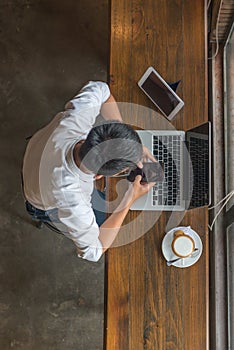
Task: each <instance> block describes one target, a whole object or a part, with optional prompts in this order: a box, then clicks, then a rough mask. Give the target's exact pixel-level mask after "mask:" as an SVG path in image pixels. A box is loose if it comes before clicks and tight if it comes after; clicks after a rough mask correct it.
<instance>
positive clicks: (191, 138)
mask: <svg viewBox="0 0 234 350" xmlns="http://www.w3.org/2000/svg"><path fill="white" fill-rule="evenodd" d="M210 142H211V140H210V123H209V122H207V123H205V124H202V125H199V126H198V127H195V128H193V129H191V130H189V131H187V132H186V145H187V148H188V152H189V156H190V160H191V163H192V168H193V178H192V181H191V182H192V183H191V184H190V188H191V189H192V197H191V201H190V208H191V209H192V208H197V207H202V206H205V205H209V204H210V147H211V144H210Z"/></svg>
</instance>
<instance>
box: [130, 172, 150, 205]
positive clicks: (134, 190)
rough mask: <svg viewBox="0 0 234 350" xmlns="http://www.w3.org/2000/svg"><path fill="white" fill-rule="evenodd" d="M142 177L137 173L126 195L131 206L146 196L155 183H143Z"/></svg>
mask: <svg viewBox="0 0 234 350" xmlns="http://www.w3.org/2000/svg"><path fill="white" fill-rule="evenodd" d="M141 179H142V177H141V176H140V175H137V176H136V178H135V181H134V182H133V183H132V184H131V185H130V187H129V189H128V190H127V192H126V194H125V196H126V197H127V199H128V201H129V203H130V206H131V205H132V204H133V203H134V202H135V201H136V200H137V199H138V198H140V197H142V196H144V195H145V194H146V193H147V192H149V191H150V190H151V188H152V187H153V186H154V185H155V182H150V183H144V184H141Z"/></svg>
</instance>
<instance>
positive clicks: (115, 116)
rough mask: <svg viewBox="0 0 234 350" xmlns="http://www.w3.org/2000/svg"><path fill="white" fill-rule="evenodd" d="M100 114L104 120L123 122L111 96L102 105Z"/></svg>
mask: <svg viewBox="0 0 234 350" xmlns="http://www.w3.org/2000/svg"><path fill="white" fill-rule="evenodd" d="M100 112H101V115H102V116H103V118H104V119H106V120H119V121H120V122H122V121H123V120H122V117H121V114H120V111H119V108H118V105H117V102H116V100H115V98H114V96H113V95H110V97H109V98H108V99H107V101H106V102H105V103H103V105H102V107H101V111H100Z"/></svg>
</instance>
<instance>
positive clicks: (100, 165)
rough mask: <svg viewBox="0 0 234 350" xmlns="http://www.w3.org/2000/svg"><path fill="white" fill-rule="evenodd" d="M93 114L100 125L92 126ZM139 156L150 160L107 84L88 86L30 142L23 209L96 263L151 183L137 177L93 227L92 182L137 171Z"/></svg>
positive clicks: (26, 161) (91, 83)
mask: <svg viewBox="0 0 234 350" xmlns="http://www.w3.org/2000/svg"><path fill="white" fill-rule="evenodd" d="M99 113H101V115H102V116H103V118H104V119H105V120H106V122H104V123H102V124H100V125H97V126H95V127H94V123H95V121H96V117H97V116H98V115H99ZM143 158H144V159H146V158H149V159H151V160H152V161H155V159H154V158H153V156H152V155H151V154H150V152H149V151H148V150H147V149H145V148H144V147H142V145H141V141H140V139H139V137H138V135H137V133H136V132H135V131H134V130H133V129H132V128H131V127H129V126H128V125H126V124H123V123H122V118H121V115H120V112H119V110H118V107H117V104H116V102H115V100H114V97H113V96H112V95H111V94H110V90H109V87H108V85H107V84H106V83H103V82H89V83H88V84H87V85H86V86H84V87H83V89H82V90H81V91H80V92H79V94H78V95H77V96H75V97H74V98H73V99H72V100H71V101H69V102H68V103H67V104H66V106H65V111H64V112H61V113H58V114H57V115H56V116H55V117H54V119H52V121H51V122H50V123H49V124H48V125H47V126H45V127H44V128H42V129H41V130H39V131H38V132H37V133H36V134H35V135H33V137H32V138H31V139H30V141H29V144H28V146H27V149H26V152H25V156H24V163H23V182H24V193H25V197H26V208H27V210H28V212H29V213H30V214H31V215H32V216H33V217H34V218H37V219H41V220H42V221H43V220H44V221H49V222H50V221H51V222H52V223H53V224H55V225H56V227H57V228H59V229H60V231H62V232H63V233H64V235H66V236H67V237H68V238H70V239H72V240H73V242H74V243H75V245H76V247H77V252H78V257H81V258H83V259H87V260H90V261H98V260H99V259H100V257H101V255H102V254H103V252H105V250H106V249H108V248H109V247H110V246H111V244H112V242H113V241H114V239H115V237H116V235H117V234H118V231H119V229H120V227H121V225H122V223H123V220H124V218H125V216H126V215H127V213H128V211H129V208H130V206H131V205H132V203H133V202H134V201H135V200H136V199H138V198H139V197H141V196H142V195H144V194H145V193H147V192H148V191H149V190H150V188H151V187H152V186H153V185H154V184H153V183H151V184H145V185H142V184H141V183H140V180H141V176H138V177H137V178H136V180H135V182H134V183H133V184H132V185H131V186H130V187H129V189H128V191H127V192H126V194H125V195H124V197H123V199H122V201H121V203H120V205H119V206H118V207H117V208H116V209H115V211H114V212H113V213H112V214H111V215H110V216H109V217H108V218H107V219H106V220H105V221H104V222H103V223H100V225H99V226H98V224H97V221H96V218H95V215H94V211H93V208H92V203H91V198H92V197H91V196H92V193H93V188H94V180H95V179H99V178H101V177H102V176H113V175H116V174H119V173H121V172H122V171H126V170H129V169H131V168H133V167H135V166H136V165H138V166H139V167H142V163H141V160H142V159H143ZM94 209H95V208H94Z"/></svg>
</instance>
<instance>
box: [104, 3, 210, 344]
mask: <svg viewBox="0 0 234 350" xmlns="http://www.w3.org/2000/svg"><path fill="white" fill-rule="evenodd" d="M110 3H111V37H110V39H111V44H110V86H111V90H112V92H113V94H114V96H115V97H116V99H117V100H118V101H120V102H131V103H134V104H137V105H142V106H145V107H149V108H150V109H151V108H152V110H148V109H144V107H138V106H137V105H134V108H133V112H132V107H131V105H128V104H127V105H126V104H122V105H121V106H120V107H121V109H123V111H122V112H123V114H124V121H125V122H127V123H130V124H133V125H135V126H136V127H142V128H145V129H155V128H156V127H158V122H157V121H158V118H157V116H159V114H158V113H157V112H156V111H155V107H154V105H153V104H152V103H151V102H150V101H149V99H148V98H147V97H146V96H145V95H144V94H143V93H142V92H141V90H140V89H139V88H138V86H137V84H136V82H137V81H138V80H139V78H140V77H141V75H142V74H143V72H144V71H145V70H146V69H147V68H148V66H151V65H152V66H154V67H155V68H156V69H157V70H158V71H159V73H160V74H161V75H162V76H163V77H164V78H165V80H167V81H168V82H173V81H176V80H179V79H180V80H181V83H180V86H179V88H178V90H177V92H178V95H179V96H181V97H182V99H183V100H184V102H185V106H184V108H183V109H182V110H181V112H179V113H178V115H177V116H176V118H175V119H174V120H173V125H174V126H175V127H176V128H177V129H181V130H186V129H188V128H190V127H193V126H195V125H198V124H200V123H202V122H203V121H207V119H208V115H207V52H206V37H207V32H206V2H205V1H204V0H196V1H188V0H184V1H183V0H168V1H165V0H111V1H110ZM122 107H123V108H122ZM142 108H143V110H142ZM142 111H143V112H144V113H142ZM138 112H139V113H138ZM160 125H162V127H161V128H163V122H162V123H161V124H160ZM167 126H168V124H167ZM111 185H113V183H111ZM113 188H114V186H110V190H109V197H110V200H111V199H113V198H114V197H115V196H116V194H115V190H114V189H113ZM171 214H172V213H170V212H164V213H161V214H160V216H159V218H158V220H155V221H156V222H155V223H154V224H153V226H152V227H151V228H149V230H148V231H147V232H146V233H145V234H144V235H139V238H138V239H137V240H134V238H132V237H133V236H134V234H135V233H136V232H139V230H140V231H141V229H142V232H143V231H144V229H145V227H144V225H145V223H147V222H150V220H154V219H153V218H154V216H155V212H144V213H140V215H139V212H135V211H134V212H130V213H129V215H128V217H127V218H126V220H125V227H123V229H122V230H121V231H120V233H119V236H118V238H117V240H116V242H115V243H114V246H115V247H114V248H111V249H109V251H108V252H107V253H106V286H105V287H106V294H105V301H106V303H105V305H106V310H105V349H108V350H115V349H116V350H138V349H139V350H141V349H142V350H143V349H144V350H146V349H147V350H148V349H150V350H205V349H208V347H209V345H208V294H209V291H208V229H207V223H208V214H207V208H202V209H196V210H192V211H188V212H186V213H183V214H184V217H183V215H182V213H174V214H173V215H174V219H173V220H171V221H170V217H171ZM175 223H176V224H177V225H180V226H183V225H190V226H191V227H192V228H193V229H194V230H195V231H196V232H198V234H199V235H200V237H201V240H202V242H203V254H202V256H201V258H200V260H199V261H198V262H197V263H196V264H195V265H193V266H192V267H190V268H185V269H179V268H176V267H167V265H166V262H165V259H164V258H163V255H162V252H161V244H162V239H163V237H164V235H165V232H166V231H168V230H169V229H170V228H171V227H172V226H173V224H175ZM126 227H127V233H126ZM124 230H125V231H124ZM122 234H123V236H121V235H122ZM125 234H129V237H130V239H129V241H130V242H131V243H129V244H127V245H124V246H119V245H121V237H124V235H125Z"/></svg>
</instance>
